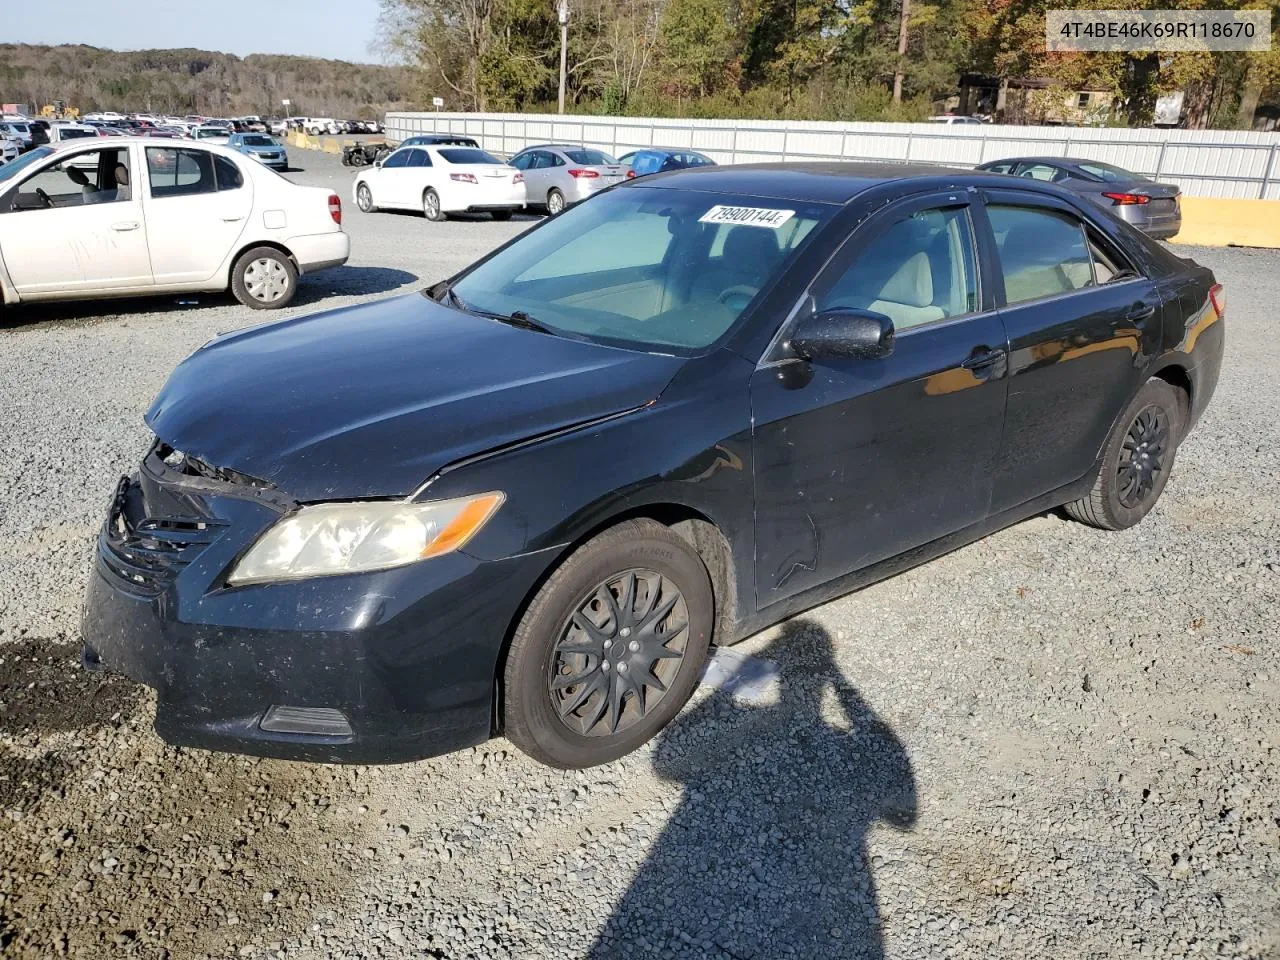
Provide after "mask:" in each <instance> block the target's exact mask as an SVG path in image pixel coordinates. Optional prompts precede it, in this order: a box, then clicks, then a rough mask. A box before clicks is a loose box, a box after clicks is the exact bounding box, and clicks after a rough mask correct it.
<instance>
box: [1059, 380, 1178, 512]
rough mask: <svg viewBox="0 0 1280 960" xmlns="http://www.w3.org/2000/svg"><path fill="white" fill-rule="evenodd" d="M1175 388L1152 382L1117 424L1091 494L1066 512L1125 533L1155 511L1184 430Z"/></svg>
mask: <svg viewBox="0 0 1280 960" xmlns="http://www.w3.org/2000/svg"><path fill="white" fill-rule="evenodd" d="M1185 409H1186V405H1185V402H1184V401H1183V400H1182V394H1181V393H1180V391H1178V390H1177V388H1175V387H1172V386H1170V385H1169V384H1168V383H1166V382H1165V381H1163V380H1148V381H1147V382H1146V384H1145V385H1144V386H1143V388H1142V389H1141V390H1139V391H1138V395H1137V396H1136V397H1134V398H1133V401H1132V402H1131V403H1130V404H1129V406H1128V407H1126V408H1125V411H1124V413H1123V414H1121V415H1120V418H1119V419H1118V420H1117V421H1116V425H1115V426H1114V427H1113V428H1112V430H1111V435H1110V436H1109V437H1108V438H1107V444H1106V446H1105V447H1104V448H1103V452H1102V458H1101V460H1100V461H1099V469H1098V476H1097V479H1095V480H1094V483H1093V489H1092V490H1091V491H1089V495H1088V496H1086V497H1082V498H1081V499H1079V500H1076V501H1074V502H1073V503H1068V504H1067V505H1066V506H1065V507H1064V509H1065V510H1066V512H1067V515H1068V516H1070V517H1071V518H1072V519H1073V520H1078V521H1080V522H1081V523H1087V524H1089V525H1090V526H1092V527H1097V528H1099V529H1100V530H1125V529H1127V528H1129V527H1132V526H1133V525H1134V524H1135V523H1137V522H1138V521H1139V520H1141V519H1142V518H1143V517H1145V516H1146V515H1147V514H1148V513H1150V512H1151V508H1152V507H1154V506H1155V503H1156V501H1157V500H1159V499H1160V494H1161V493H1162V492H1164V487H1165V484H1166V483H1168V482H1169V474H1170V473H1171V472H1172V470H1173V461H1174V456H1175V454H1176V453H1177V451H1178V443H1179V442H1180V441H1181V440H1182V434H1183V431H1184V430H1185V429H1186V424H1185V422H1184V420H1185Z"/></svg>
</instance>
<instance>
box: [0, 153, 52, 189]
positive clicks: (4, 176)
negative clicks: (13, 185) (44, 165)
mask: <svg viewBox="0 0 1280 960" xmlns="http://www.w3.org/2000/svg"><path fill="white" fill-rule="evenodd" d="M52 153H53V148H52V147H36V148H35V149H34V150H32V151H30V152H28V153H24V154H23V155H22V156H20V157H19V158H18V159H17V160H11V161H9V162H8V163H6V164H4V165H3V166H0V183H4V182H5V181H6V180H12V179H13V178H14V177H15V176H16V175H17V174H19V173H21V172H22V171H23V170H25V169H27V167H29V166H31V165H32V164H33V163H39V162H40V161H41V160H43V159H44V158H45V157H47V156H50V155H52Z"/></svg>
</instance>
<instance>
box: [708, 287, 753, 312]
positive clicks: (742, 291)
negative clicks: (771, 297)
mask: <svg viewBox="0 0 1280 960" xmlns="http://www.w3.org/2000/svg"><path fill="white" fill-rule="evenodd" d="M759 292H760V288H759V287H749V286H747V285H746V284H745V283H739V284H735V285H734V286H732V287H729V288H728V289H727V290H721V291H720V296H718V297H716V299H717V300H719V301H720V302H721V303H723V304H724V305H725V306H726V307H727V306H728V305H729V299H730V298H731V297H737V296H743V297H746V298H747V299H748V300H750V299H751V298H752V297H754V296H755V295H756V294H757V293H759Z"/></svg>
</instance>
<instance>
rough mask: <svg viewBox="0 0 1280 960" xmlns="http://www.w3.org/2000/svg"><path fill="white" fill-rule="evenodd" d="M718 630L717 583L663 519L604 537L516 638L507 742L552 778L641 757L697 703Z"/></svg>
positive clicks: (541, 595) (507, 673) (579, 558)
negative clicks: (549, 770)
mask: <svg viewBox="0 0 1280 960" xmlns="http://www.w3.org/2000/svg"><path fill="white" fill-rule="evenodd" d="M714 621H715V601H714V598H713V595H712V590H711V578H710V577H709V576H708V574H707V569H706V567H705V566H704V565H703V563H702V559H701V557H699V556H698V554H697V552H696V551H695V550H694V549H693V548H692V547H691V546H690V545H689V544H688V543H687V542H686V541H685V540H683V539H681V538H680V537H679V536H678V535H676V534H675V533H673V532H672V531H671V530H670V529H669V528H667V527H665V526H663V525H662V524H660V523H657V522H655V521H653V520H629V521H627V522H625V523H622V524H619V525H618V526H616V527H614V528H612V529H610V530H607V531H605V532H604V533H602V534H601V535H600V536H598V537H596V538H595V539H594V540H591V541H589V542H587V543H586V544H584V545H583V546H581V547H579V548H578V549H577V550H576V551H574V553H573V554H572V555H571V556H570V557H569V559H568V560H566V561H565V562H564V563H563V564H561V566H560V567H559V569H557V570H556V571H555V572H554V573H553V574H552V575H551V577H550V579H548V580H547V582H546V583H545V584H544V585H543V586H542V589H540V590H539V591H538V593H537V596H535V597H534V600H533V602H532V603H531V604H530V605H529V609H528V610H527V611H526V612H525V615H524V617H523V618H522V619H521V621H520V624H519V626H517V627H516V631H515V634H514V635H513V637H512V640H511V648H510V650H509V651H508V654H507V661H506V664H505V667H504V670H503V693H504V697H503V708H502V712H503V718H504V721H505V733H506V736H507V738H508V739H510V740H511V742H512V743H514V744H515V745H516V746H517V747H519V748H520V749H521V750H523V751H524V752H525V753H527V754H529V755H530V756H532V757H533V758H534V759H536V760H540V761H541V762H543V763H546V764H549V765H551V766H553V767H563V768H580V767H590V766H595V765H596V764H600V763H608V762H609V761H611V760H616V759H617V758H618V757H621V756H624V755H625V754H628V753H630V752H631V751H632V750H635V749H636V748H637V747H639V746H640V745H641V744H643V743H644V742H645V741H646V740H648V739H649V738H651V737H652V736H653V735H654V734H656V733H657V732H658V731H659V730H661V729H662V728H663V727H665V726H666V725H667V724H668V723H669V722H670V721H671V720H672V718H674V717H675V715H676V714H677V713H679V712H680V709H681V708H682V707H683V706H684V704H685V701H686V700H688V699H689V695H690V694H691V693H692V692H693V689H694V687H695V686H696V684H697V682H698V677H699V675H700V674H701V671H702V667H703V664H704V663H705V661H706V657H707V648H708V646H709V644H710V642H711V629H712V624H713V623H714Z"/></svg>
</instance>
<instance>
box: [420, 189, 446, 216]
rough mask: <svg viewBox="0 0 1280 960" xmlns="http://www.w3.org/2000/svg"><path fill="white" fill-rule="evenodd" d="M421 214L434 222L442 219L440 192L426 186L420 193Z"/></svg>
mask: <svg viewBox="0 0 1280 960" xmlns="http://www.w3.org/2000/svg"><path fill="white" fill-rule="evenodd" d="M422 215H423V216H424V217H426V218H427V219H428V220H432V221H434V222H436V223H439V222H440V221H441V220H443V219H444V211H443V210H441V209H440V194H438V193H436V192H435V190H434V189H433V188H432V187H427V190H426V192H425V193H424V194H423V195H422Z"/></svg>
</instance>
